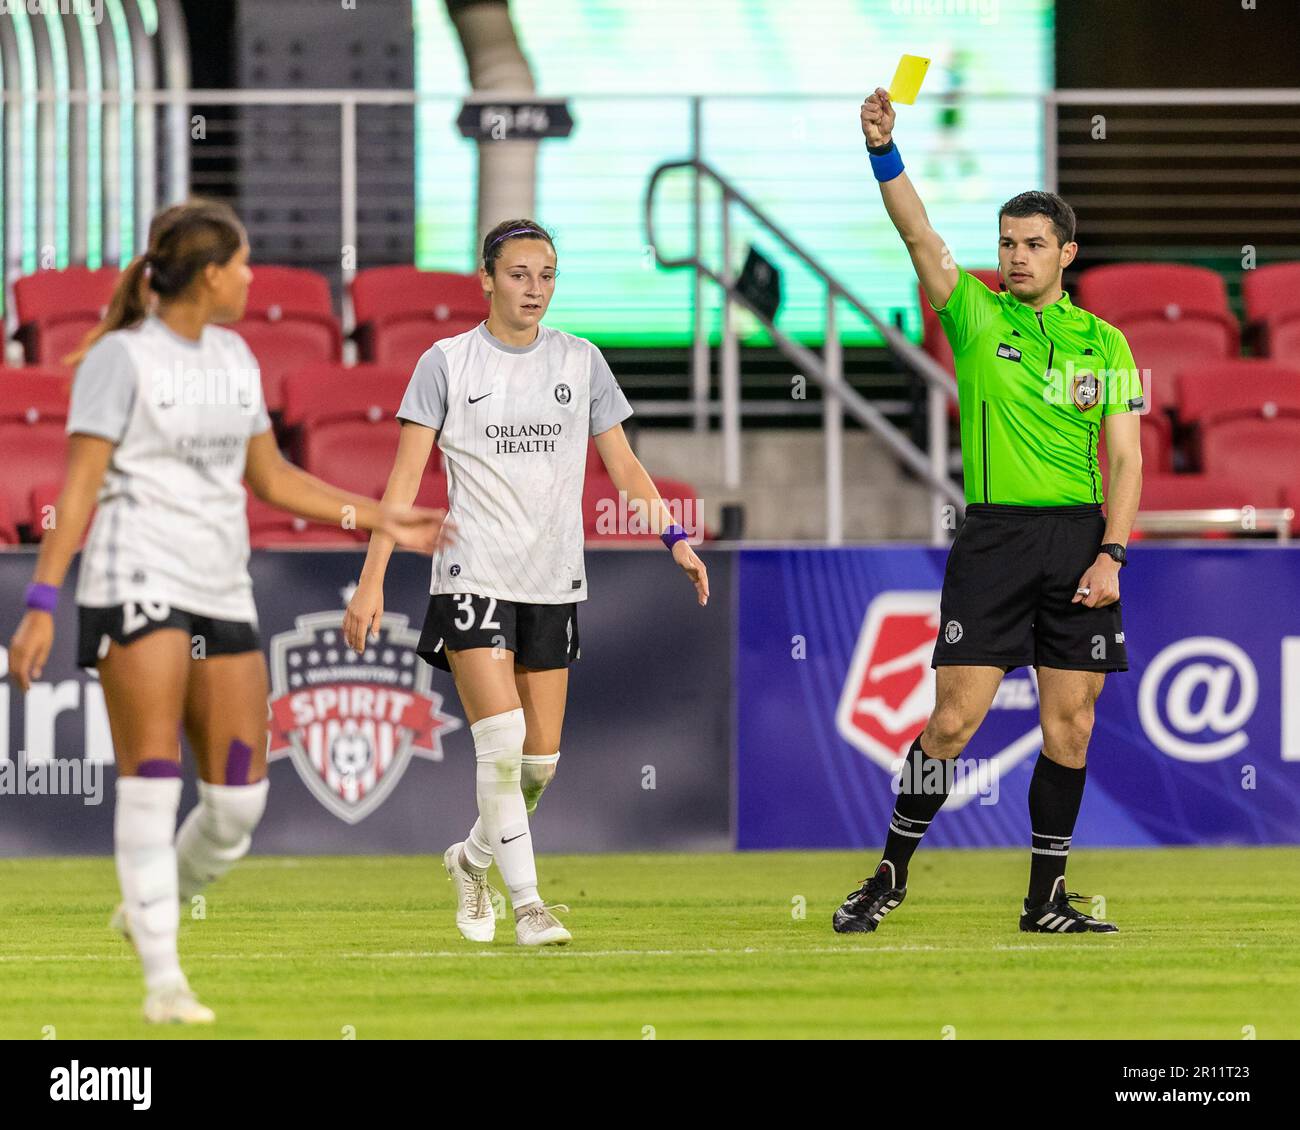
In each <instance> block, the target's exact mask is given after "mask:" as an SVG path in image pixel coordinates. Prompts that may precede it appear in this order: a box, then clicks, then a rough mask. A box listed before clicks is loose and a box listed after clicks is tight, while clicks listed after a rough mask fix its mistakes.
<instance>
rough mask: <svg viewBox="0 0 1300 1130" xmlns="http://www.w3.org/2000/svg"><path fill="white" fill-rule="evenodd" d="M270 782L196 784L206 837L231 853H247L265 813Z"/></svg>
mask: <svg viewBox="0 0 1300 1130" xmlns="http://www.w3.org/2000/svg"><path fill="white" fill-rule="evenodd" d="M269 788H270V782H269V781H268V780H267V779H266V778H265V777H263V778H262V780H260V781H257V782H255V783H254V784H251V785H214V784H210V783H209V782H207V781H200V782H199V803H200V805H201V807H200V813H201V816H200V819H201V820H202V823H203V832H204V835H205V837H206V838H207V839H208V840H209V841H211V842H212V843H215V844H218V845H220V846H221V847H223V848H226V849H228V850H230V851H235V852H239V853H240V854H242V853H243V852H245V851H247V850H248V846H249V844H250V843H251V842H252V838H253V830H254V829H255V828H256V827H257V825H258V823H259V822H260V821H261V819H262V813H263V812H265V811H266V794H267V791H268V789H269Z"/></svg>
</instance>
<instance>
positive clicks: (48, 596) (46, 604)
mask: <svg viewBox="0 0 1300 1130" xmlns="http://www.w3.org/2000/svg"><path fill="white" fill-rule="evenodd" d="M58 606H59V590H58V588H57V587H56V586H55V585H42V584H40V583H38V582H33V583H32V584H30V585H28V586H27V607H28V608H31V609H34V610H35V611H37V612H53V611H54V610H55V609H56V608H58Z"/></svg>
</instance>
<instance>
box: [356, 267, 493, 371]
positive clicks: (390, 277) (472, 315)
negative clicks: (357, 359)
mask: <svg viewBox="0 0 1300 1130" xmlns="http://www.w3.org/2000/svg"><path fill="white" fill-rule="evenodd" d="M352 308H353V313H354V314H355V317H356V322H357V332H356V338H357V342H358V344H359V346H360V349H361V356H362V357H363V358H364V359H365V360H367V361H373V362H377V363H379V364H385V365H397V366H399V367H401V368H404V369H406V370H407V371H408V373H409V372H410V370H411V369H413V368H414V367H415V363H416V362H417V361H418V360H419V359H420V357H421V355H422V354H424V352H425V351H426V350H427V349H428V348H429V346H431V345H432V344H433V343H434V342H435V341H438V340H440V339H442V338H445V337H454V336H455V335H456V334H460V333H464V332H465V331H466V330H471V329H473V328H474V327H475V326H476V325H478V323H479V322H481V321H482V320H483V319H484V318H485V317H487V313H488V304H487V299H486V298H485V297H484V296H483V290H482V287H481V286H480V285H479V281H478V275H476V274H474V275H458V274H452V273H449V272H445V271H420V270H417V269H416V268H414V267H372V268H370V269H369V270H365V271H361V272H359V273H358V274H357V276H356V278H355V279H353V281H352Z"/></svg>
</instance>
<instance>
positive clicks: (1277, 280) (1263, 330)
mask: <svg viewBox="0 0 1300 1130" xmlns="http://www.w3.org/2000/svg"><path fill="white" fill-rule="evenodd" d="M1241 296H1242V298H1243V299H1244V300H1245V305H1246V321H1247V323H1249V325H1250V326H1251V328H1252V329H1254V330H1255V331H1256V332H1257V334H1258V335H1259V336H1258V342H1259V346H1260V352H1261V353H1262V354H1263V355H1264V356H1266V357H1275V358H1276V357H1278V356H1279V355H1280V354H1279V345H1280V346H1282V352H1281V355H1282V356H1287V357H1289V358H1291V359H1292V360H1300V263H1270V264H1269V265H1268V266H1266V267H1258V268H1256V269H1255V270H1253V271H1242V273H1241ZM1280 338H1285V340H1279V339H1280Z"/></svg>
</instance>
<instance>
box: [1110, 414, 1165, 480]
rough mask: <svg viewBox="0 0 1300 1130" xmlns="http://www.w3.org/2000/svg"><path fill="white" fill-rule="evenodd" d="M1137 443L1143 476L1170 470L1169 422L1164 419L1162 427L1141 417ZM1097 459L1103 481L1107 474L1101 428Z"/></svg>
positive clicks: (1150, 418)
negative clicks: (1138, 444)
mask: <svg viewBox="0 0 1300 1130" xmlns="http://www.w3.org/2000/svg"><path fill="white" fill-rule="evenodd" d="M1139 419H1140V421H1141V422H1140V425H1139V428H1140V430H1139V432H1138V442H1139V443H1140V444H1141V447H1142V473H1143V475H1149V474H1160V473H1162V472H1164V471H1169V470H1171V469H1172V463H1173V460H1172V457H1171V456H1172V452H1171V448H1170V442H1169V435H1170V428H1169V421H1168V420H1167V419H1166V420H1165V422H1164V426H1163V427H1162V426H1161V425H1160V422H1159V421H1157V420H1154V419H1152V417H1150V416H1141V417H1139ZM1097 459H1098V461H1099V462H1100V463H1101V474H1102V479H1103V481H1104V480H1105V477H1106V474H1107V466H1106V428H1105V425H1103V426H1102V429H1101V433H1100V435H1098V437H1097Z"/></svg>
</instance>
